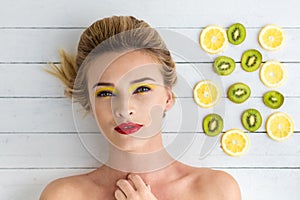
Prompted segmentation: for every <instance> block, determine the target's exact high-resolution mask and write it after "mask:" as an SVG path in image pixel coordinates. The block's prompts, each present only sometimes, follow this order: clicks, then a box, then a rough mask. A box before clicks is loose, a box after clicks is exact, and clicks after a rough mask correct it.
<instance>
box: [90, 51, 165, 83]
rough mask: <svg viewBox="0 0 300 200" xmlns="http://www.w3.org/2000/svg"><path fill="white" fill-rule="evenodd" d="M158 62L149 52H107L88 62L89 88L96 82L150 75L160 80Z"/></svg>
mask: <svg viewBox="0 0 300 200" xmlns="http://www.w3.org/2000/svg"><path fill="white" fill-rule="evenodd" d="M160 65H161V64H160V63H159V62H158V61H157V60H156V59H155V58H154V57H153V56H151V55H149V53H146V52H144V51H131V52H127V53H125V54H121V55H120V54H119V53H107V54H104V55H101V56H99V57H97V58H96V59H95V60H94V61H93V62H91V64H90V68H89V71H88V73H87V79H88V85H89V88H91V86H92V85H93V84H95V83H97V82H100V81H101V82H110V83H118V82H126V81H131V80H133V79H137V78H142V77H145V76H147V77H152V78H153V79H155V80H157V81H159V82H162V80H163V78H162V74H161V71H160Z"/></svg>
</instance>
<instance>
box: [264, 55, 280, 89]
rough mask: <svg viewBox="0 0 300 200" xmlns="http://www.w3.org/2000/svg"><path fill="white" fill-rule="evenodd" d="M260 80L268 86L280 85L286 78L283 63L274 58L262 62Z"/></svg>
mask: <svg viewBox="0 0 300 200" xmlns="http://www.w3.org/2000/svg"><path fill="white" fill-rule="evenodd" d="M260 80H261V81H262V82H263V84H265V85H266V86H267V87H270V88H274V87H278V86H280V85H282V84H283V83H284V81H285V80H286V70H285V68H284V66H283V64H282V63H280V62H279V61H275V60H270V61H267V62H266V63H264V64H263V65H262V67H261V69H260Z"/></svg>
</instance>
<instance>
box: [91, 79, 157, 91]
mask: <svg viewBox="0 0 300 200" xmlns="http://www.w3.org/2000/svg"><path fill="white" fill-rule="evenodd" d="M146 80H150V81H155V80H154V79H153V78H150V77H144V78H140V79H137V80H134V81H131V82H130V84H133V83H140V82H143V81H146ZM96 86H114V84H113V83H105V82H99V83H96V84H95V85H94V86H93V87H92V88H95V87H96Z"/></svg>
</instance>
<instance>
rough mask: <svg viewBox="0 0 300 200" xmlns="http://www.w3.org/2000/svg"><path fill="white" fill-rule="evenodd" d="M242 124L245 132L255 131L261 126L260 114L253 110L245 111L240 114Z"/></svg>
mask: <svg viewBox="0 0 300 200" xmlns="http://www.w3.org/2000/svg"><path fill="white" fill-rule="evenodd" d="M242 124H243V126H244V128H245V129H246V130H248V131H250V132H254V131H256V130H257V129H259V128H260V127H261V124H262V116H261V114H260V112H259V111H258V110H256V109H254V108H250V109H248V110H245V111H244V112H243V114H242Z"/></svg>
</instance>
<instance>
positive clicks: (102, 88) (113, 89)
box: [95, 86, 116, 96]
mask: <svg viewBox="0 0 300 200" xmlns="http://www.w3.org/2000/svg"><path fill="white" fill-rule="evenodd" d="M103 91H108V92H112V93H116V89H115V88H114V87H112V86H106V87H101V88H99V89H97V90H96V91H95V96H97V95H98V94H99V93H100V92H103Z"/></svg>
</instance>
